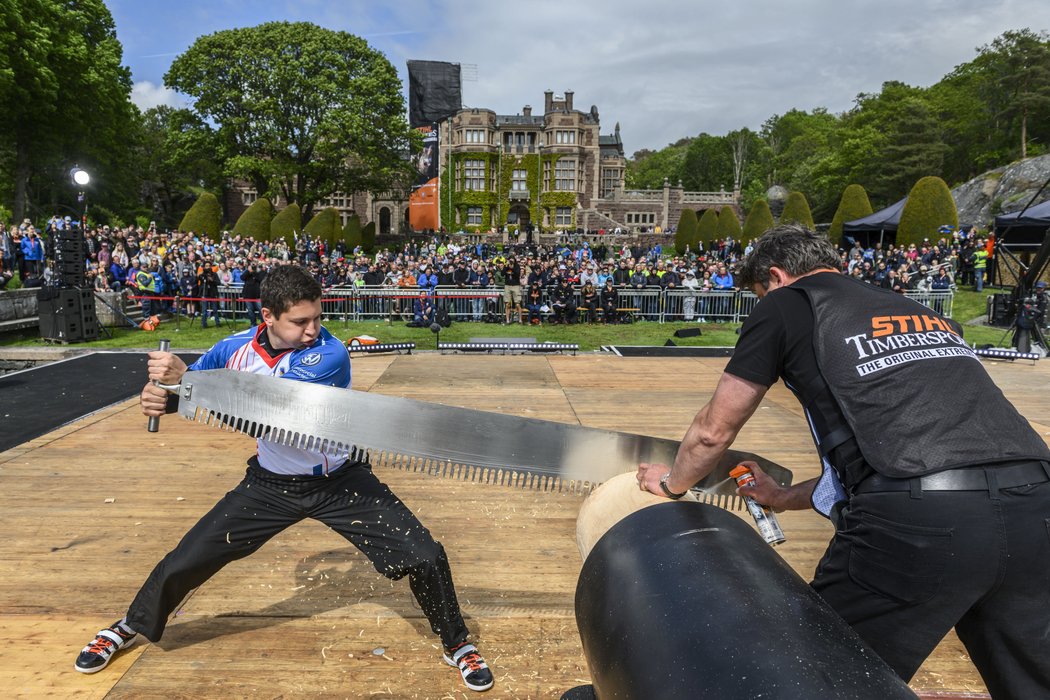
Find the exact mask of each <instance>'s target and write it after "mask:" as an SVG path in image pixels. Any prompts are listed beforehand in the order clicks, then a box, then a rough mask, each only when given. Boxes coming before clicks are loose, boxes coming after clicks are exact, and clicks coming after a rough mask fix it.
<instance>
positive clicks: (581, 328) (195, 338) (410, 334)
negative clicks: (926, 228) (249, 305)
mask: <svg viewBox="0 0 1050 700" xmlns="http://www.w3.org/2000/svg"><path fill="white" fill-rule="evenodd" d="M987 296H988V292H987V291H986V292H984V293H981V294H978V293H976V292H972V291H960V292H958V293H957V294H956V296H955V302H954V308H953V311H954V313H953V317H954V318H955V319H956V320H958V321H959V322H960V323H963V324H964V328H965V337H966V340H967V342H968V343H970V344H971V345H984V344H991V345H994V346H1007V345H1009V342H1010V336H1009V334H1007V333H1006V332H1005V330H1004V329H1002V328H991V327H987V326H984V325H983V319H984V316H985V307H986V302H985V299H986V298H987ZM325 325H326V327H327V328H328V330H330V331H331V332H332V333H333V334H335V335H336V336H337V337H338V338H340V339H341V340H347V339H349V338H352V337H354V336H357V335H370V336H373V337H375V338H378V339H379V341H380V342H383V343H402V342H414V343H416V346H417V347H418V348H419V349H420V350H431V349H434V348H435V347H436V345H435V343H436V340H437V337H436V336H435V335H434V333H432V332H431V331H430V330H429V329H427V328H408V327H407V326H406V325H405V324H404V323H392V324H388V323H386V322H385V321H362V322H356V323H355V322H351V323H344V322H342V321H340V320H335V319H333V320H331V321H330V322H328V323H326V324H325ZM697 325H699V327H700V329H701V331H702V334H701V335H699V336H695V337H692V338H674V332H675V331H676V330H678V329H680V328H695V327H697ZM247 327H248V324H247V322H246V321H244V320H241V321H240V322H238V323H236V324H234V323H230V324H228V325H227V324H225V323H224V325H223V326H222V327H221V328H214V327H211V326H209V327H208V329H207V330H202V329H201V327H200V324H199V322H197V323H190V322H189V321H188V320H186V319H185V318H181V319H179V320H178V321H176V320H175V319H170V320H165V321H164V322H163V323H162V324H161V325H160V326H159V327H158V328H157V330H155V331H153V332H149V331H143V330H138V329H132V328H130V327H118V328H113V329H107V330H109V332H110V333H112V334H113V337H112V338H107V337H105V333H103V336H102V337H101V338H100V339H99V340H97V341H94V342H88V343H78V344H77V345H76V346H75V347H77V348H85V349H87V348H149V347H154V346H155V345H156V343H157V340H158V339H160V338H167V339H169V340H171V344H172V347H175V348H181V349H197V348H208V347H211V346H212V345H213V344H214V343H215V342H216V341H218V340H219V339H221V338H224V337H225V336H226V335H228V334H230V333H231V332H233V331H238V330H244V329H246V328H247ZM738 328H739V324H733V323H703V324H696V323H663V324H661V323H653V322H645V321H642V322H638V323H632V324H626V325H615V326H606V325H602V324H594V325H588V324H577V325H573V326H553V325H543V326H523V325H519V324H512V325H509V326H504V325H500V324H490V323H453V324H452V326H451V327H450V328H447V329H445V330H443V331H442V332H441V341H442V342H451V343H454V342H467V341H469V340H470V339H471V338H493V337H498V338H535V339H536V340H537V341H539V342H544V341H551V342H557V343H577V344H578V345H579V346H580V350H582V351H588V350H598V349H600V348H601V346H602V345H664V344H665V343H666V342H667V341H668V339H673V340H674V343H675V344H676V345H683V346H684V345H700V346H732V345H735V344H736V339H737V329H738ZM44 344H45V341H43V340H41V339H40V337H39V334H38V333H37V332H36V331H35V330H34V329H30V330H27V331H23V332H21V333H19V332H15V333H8V334H6V335H4V336H3V337H0V346H6V347H11V346H18V345H22V346H39V345H44Z"/></svg>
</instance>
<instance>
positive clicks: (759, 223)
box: [743, 199, 776, 241]
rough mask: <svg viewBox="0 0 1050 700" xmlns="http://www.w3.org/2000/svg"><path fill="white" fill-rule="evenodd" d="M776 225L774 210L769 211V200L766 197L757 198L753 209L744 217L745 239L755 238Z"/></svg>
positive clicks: (752, 206)
mask: <svg viewBox="0 0 1050 700" xmlns="http://www.w3.org/2000/svg"><path fill="white" fill-rule="evenodd" d="M775 225H776V224H775V223H774V221H773V212H771V211H769V202H767V201H766V200H764V199H758V200H755V203H754V204H752V205H751V211H749V212H748V213H747V218H745V219H744V236H743V239H744V240H745V241H751V240H754V239H756V238H758V237H759V236H761V235H762V234H763V233H765V232H766V231H768V230H769V229H771V228H773V226H775Z"/></svg>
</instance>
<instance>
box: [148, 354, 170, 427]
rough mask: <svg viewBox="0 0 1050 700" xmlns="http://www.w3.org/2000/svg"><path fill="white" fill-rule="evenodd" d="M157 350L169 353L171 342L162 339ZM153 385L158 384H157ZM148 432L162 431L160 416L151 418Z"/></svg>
mask: <svg viewBox="0 0 1050 700" xmlns="http://www.w3.org/2000/svg"><path fill="white" fill-rule="evenodd" d="M157 349H158V350H160V351H161V352H167V351H168V350H170V349H171V341H170V340H168V339H167V338H161V339H160V340H159V341H158V342H157ZM153 383H154V384H156V383H157V382H153ZM146 430H148V431H149V432H151V433H155V432H157V431H158V430H160V416H150V417H149V420H148V421H147V422H146Z"/></svg>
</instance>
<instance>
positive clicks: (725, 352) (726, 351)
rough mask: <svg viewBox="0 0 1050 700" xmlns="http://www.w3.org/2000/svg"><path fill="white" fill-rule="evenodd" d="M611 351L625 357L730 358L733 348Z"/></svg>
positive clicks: (660, 347)
mask: <svg viewBox="0 0 1050 700" xmlns="http://www.w3.org/2000/svg"><path fill="white" fill-rule="evenodd" d="M609 350H610V351H612V352H614V353H616V354H617V355H621V356H623V357H729V356H730V355H732V354H733V348H728V347H683V346H680V345H678V346H676V345H610V346H609Z"/></svg>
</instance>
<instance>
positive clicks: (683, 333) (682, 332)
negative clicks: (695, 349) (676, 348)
mask: <svg viewBox="0 0 1050 700" xmlns="http://www.w3.org/2000/svg"><path fill="white" fill-rule="evenodd" d="M698 335H700V329H699V328H679V329H678V330H676V331H675V332H674V337H675V338H695V337H696V336H698Z"/></svg>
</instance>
